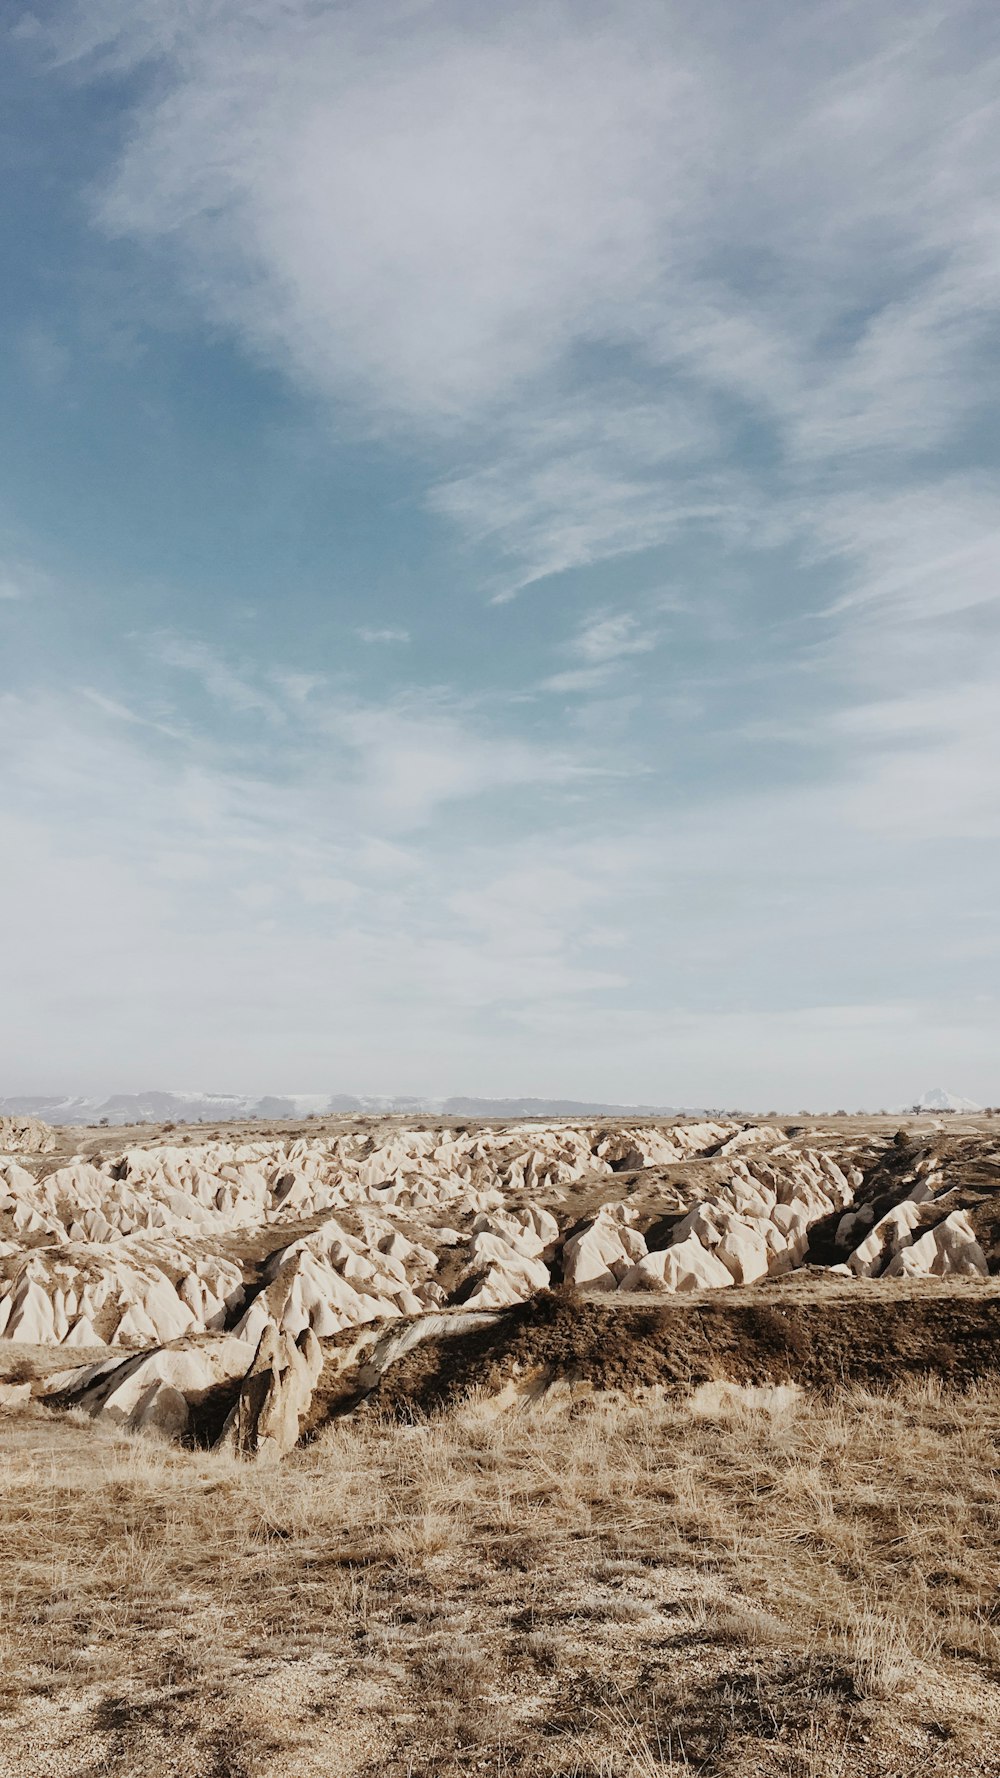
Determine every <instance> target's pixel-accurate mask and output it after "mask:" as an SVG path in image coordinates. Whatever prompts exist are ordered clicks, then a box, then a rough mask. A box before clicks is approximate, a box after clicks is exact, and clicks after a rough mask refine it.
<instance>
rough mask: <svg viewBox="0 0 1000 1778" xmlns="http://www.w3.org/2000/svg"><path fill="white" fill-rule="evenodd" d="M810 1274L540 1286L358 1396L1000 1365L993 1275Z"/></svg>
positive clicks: (945, 1371) (881, 1377) (343, 1393)
mask: <svg viewBox="0 0 1000 1778" xmlns="http://www.w3.org/2000/svg"><path fill="white" fill-rule="evenodd" d="M815 1288H816V1287H815V1282H814V1285H813V1295H812V1298H811V1299H810V1298H809V1297H806V1296H805V1295H804V1294H799V1293H798V1292H792V1291H781V1290H773V1291H764V1290H761V1289H760V1288H759V1287H758V1288H757V1289H755V1290H754V1291H753V1293H752V1296H751V1293H750V1292H739V1293H737V1292H732V1293H727V1294H726V1296H725V1297H721V1296H712V1297H705V1298H700V1299H698V1300H697V1301H695V1302H689V1303H684V1302H678V1301H677V1300H676V1299H674V1300H673V1301H670V1302H666V1303H660V1302H655V1303H651V1302H649V1301H645V1302H644V1301H643V1300H642V1299H638V1298H632V1299H630V1300H629V1302H628V1304H624V1303H620V1302H619V1303H616V1304H615V1305H614V1306H611V1305H610V1304H605V1303H603V1302H596V1301H594V1300H592V1299H589V1300H588V1299H583V1298H574V1297H572V1296H571V1295H569V1294H564V1293H562V1292H552V1293H546V1294H543V1295H541V1296H538V1297H536V1298H534V1299H533V1300H532V1301H531V1302H528V1303H523V1304H518V1305H517V1306H516V1307H515V1308H513V1309H509V1310H507V1311H505V1312H504V1313H503V1314H502V1315H501V1316H500V1317H499V1318H498V1320H497V1321H496V1322H495V1323H493V1324H492V1325H488V1326H485V1327H482V1328H479V1329H476V1330H474V1331H472V1332H471V1333H465V1334H463V1335H462V1336H461V1337H459V1338H456V1339H437V1340H428V1341H426V1342H425V1343H424V1344H423V1345H420V1346H417V1347H415V1348H414V1349H413V1351H411V1352H410V1353H408V1354H407V1355H406V1356H405V1357H404V1358H402V1359H400V1360H399V1361H398V1362H397V1363H396V1364H395V1365H394V1366H393V1367H392V1368H391V1370H390V1371H389V1372H387V1374H386V1375H385V1377H384V1378H383V1379H382V1382H381V1384H380V1385H379V1387H378V1390H377V1391H376V1392H375V1394H374V1396H373V1397H372V1398H371V1399H372V1400H373V1401H375V1402H377V1405H378V1406H379V1407H380V1408H381V1409H383V1410H386V1411H389V1412H390V1413H393V1414H396V1415H399V1416H401V1417H407V1416H410V1415H412V1414H413V1412H414V1411H416V1412H418V1413H425V1412H430V1411H433V1410H435V1409H438V1408H441V1407H446V1406H449V1405H451V1404H454V1403H455V1402H457V1401H459V1400H460V1399H462V1398H463V1397H465V1396H467V1395H468V1394H469V1393H470V1392H471V1391H473V1390H483V1391H485V1392H487V1393H492V1392H493V1391H495V1390H498V1389H500V1388H501V1387H502V1386H503V1384H504V1383H505V1382H506V1381H507V1380H508V1379H509V1378H511V1377H514V1376H517V1375H519V1374H524V1373H531V1372H536V1371H538V1370H541V1369H544V1370H545V1371H546V1372H547V1373H548V1374H550V1375H551V1376H553V1377H557V1376H566V1375H570V1376H572V1377H573V1379H574V1380H577V1379H579V1380H585V1381H587V1382H590V1383H592V1384H593V1385H594V1387H595V1388H599V1389H621V1390H624V1391H626V1392H628V1391H629V1390H634V1389H636V1388H641V1387H647V1386H649V1385H652V1384H659V1385H661V1386H663V1387H665V1388H666V1389H667V1390H669V1391H674V1390H676V1391H678V1392H682V1391H687V1390H690V1389H692V1388H694V1387H697V1385H698V1384H699V1383H703V1382H707V1381H709V1380H712V1379H719V1378H724V1379H727V1380H728V1381H731V1382H735V1383H769V1382H796V1383H801V1384H803V1385H805V1386H806V1387H807V1388H810V1389H814V1390H824V1391H826V1390H832V1389H835V1388H837V1387H838V1386H840V1385H842V1384H845V1383H861V1384H867V1385H869V1386H872V1387H877V1388H886V1387H889V1386H890V1385H891V1384H893V1383H898V1382H900V1381H902V1380H904V1379H906V1378H908V1377H913V1376H921V1375H925V1374H933V1375H935V1376H937V1377H940V1378H941V1379H942V1380H947V1381H948V1382H949V1383H950V1384H952V1385H953V1386H954V1385H957V1386H958V1387H966V1386H968V1385H969V1384H971V1383H974V1382H975V1381H976V1380H977V1379H979V1378H981V1377H984V1376H988V1375H991V1374H994V1373H996V1372H998V1371H1000V1289H998V1287H997V1285H996V1284H995V1283H994V1282H993V1281H992V1280H991V1281H990V1282H988V1283H985V1282H984V1283H983V1284H980V1283H978V1282H977V1281H974V1282H970V1283H969V1284H961V1285H954V1284H952V1285H949V1286H948V1287H947V1288H943V1287H941V1286H937V1287H935V1285H934V1284H933V1283H932V1284H930V1285H929V1286H928V1285H925V1284H923V1283H921V1285H920V1286H918V1287H916V1288H914V1286H913V1285H912V1284H907V1283H902V1284H901V1285H899V1286H896V1287H894V1286H892V1285H889V1286H888V1287H887V1285H886V1284H885V1283H881V1284H880V1285H879V1287H878V1290H877V1292H876V1291H875V1290H867V1289H866V1288H865V1286H864V1285H863V1284H861V1283H860V1282H859V1283H857V1284H848V1283H845V1284H844V1286H843V1288H842V1289H839V1290H838V1289H831V1288H829V1287H827V1289H826V1290H825V1291H824V1294H823V1295H822V1296H820V1297H817V1296H816V1295H815ZM348 1383H349V1379H346V1378H345V1379H341V1387H340V1390H339V1391H336V1390H330V1393H329V1395H328V1401H329V1409H330V1412H331V1414H332V1413H335V1412H337V1411H338V1410H342V1408H343V1407H344V1406H345V1405H347V1399H348V1394H349V1391H348V1388H347V1387H346V1385H347V1384H348Z"/></svg>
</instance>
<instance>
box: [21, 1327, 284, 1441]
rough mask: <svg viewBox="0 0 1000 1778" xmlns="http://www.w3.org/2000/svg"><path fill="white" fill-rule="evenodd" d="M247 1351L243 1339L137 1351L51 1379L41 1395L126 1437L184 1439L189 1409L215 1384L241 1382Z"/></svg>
mask: <svg viewBox="0 0 1000 1778" xmlns="http://www.w3.org/2000/svg"><path fill="white" fill-rule="evenodd" d="M250 1350H251V1349H250V1348H248V1347H247V1346H246V1344H245V1343H244V1342H243V1341H242V1340H236V1339H216V1340H211V1341H206V1342H204V1343H200V1344H191V1345H180V1346H174V1347H171V1348H168V1349H164V1348H157V1349H155V1350H154V1351H152V1352H137V1353H133V1354H131V1355H130V1356H129V1357H127V1358H117V1357H116V1358H110V1359H104V1360H103V1361H102V1362H101V1363H99V1364H89V1365H83V1366H82V1367H80V1368H79V1369H78V1370H75V1371H65V1372H61V1373H59V1374H58V1375H56V1376H52V1377H50V1378H49V1379H48V1380H47V1383H46V1390H45V1393H46V1395H48V1396H55V1397H59V1398H61V1399H62V1400H64V1401H66V1402H67V1403H68V1404H69V1405H71V1406H73V1407H78V1408H81V1409H83V1411H84V1412H85V1413H88V1414H91V1415H92V1416H93V1417H94V1418H95V1419H96V1418H98V1417H100V1418H102V1419H105V1420H108V1421H110V1422H111V1423H112V1424H114V1425H117V1426H120V1427H121V1428H122V1430H123V1431H125V1432H147V1431H150V1430H155V1431H157V1432H161V1433H163V1434H165V1435H166V1436H167V1437H169V1438H183V1437H184V1436H185V1435H186V1433H187V1432H188V1430H189V1427H190V1423H191V1412H192V1407H193V1406H194V1405H195V1404H196V1403H197V1402H198V1401H199V1400H200V1399H202V1398H203V1397H204V1396H205V1395H207V1394H208V1393H209V1391H211V1390H212V1389H215V1388H217V1387H218V1386H219V1385H220V1384H222V1383H225V1382H230V1381H235V1379H237V1378H241V1377H243V1375H244V1374H245V1372H246V1369H247V1363H248V1360H249V1357H250Z"/></svg>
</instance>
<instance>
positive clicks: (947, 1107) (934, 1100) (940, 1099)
mask: <svg viewBox="0 0 1000 1778" xmlns="http://www.w3.org/2000/svg"><path fill="white" fill-rule="evenodd" d="M913 1109H914V1111H982V1109H983V1108H982V1106H981V1105H977V1104H976V1101H975V1100H974V1099H962V1098H961V1097H960V1096H959V1094H958V1093H946V1092H945V1090H944V1088H943V1087H928V1089H927V1091H926V1093H924V1094H923V1095H922V1096H921V1098H919V1099H918V1100H917V1101H916V1104H915V1105H914V1107H913Z"/></svg>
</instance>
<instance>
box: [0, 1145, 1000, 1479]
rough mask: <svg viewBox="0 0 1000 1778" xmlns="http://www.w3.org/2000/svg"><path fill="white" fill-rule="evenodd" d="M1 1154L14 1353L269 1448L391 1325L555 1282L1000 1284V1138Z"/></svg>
mask: <svg viewBox="0 0 1000 1778" xmlns="http://www.w3.org/2000/svg"><path fill="white" fill-rule="evenodd" d="M0 1141H2V1142H3V1144H4V1147H3V1149H2V1150H0V1342H2V1341H6V1342H17V1343H19V1345H24V1346H30V1347H38V1348H51V1347H62V1348H67V1349H69V1350H76V1351H78V1352H79V1355H80V1360H86V1362H83V1363H78V1364H77V1367H76V1368H74V1369H72V1370H66V1369H65V1368H63V1369H62V1370H60V1371H59V1372H58V1373H57V1374H56V1375H55V1376H53V1377H52V1378H51V1379H50V1381H49V1385H48V1387H49V1389H50V1390H51V1392H52V1393H53V1395H54V1398H55V1399H58V1400H62V1401H67V1402H69V1401H73V1402H75V1403H77V1404H78V1405H81V1406H84V1407H86V1408H87V1409H88V1410H89V1411H90V1412H92V1413H95V1414H96V1413H99V1414H102V1415H105V1416H108V1417H110V1418H112V1419H114V1420H116V1421H118V1422H120V1423H121V1424H123V1425H124V1426H126V1427H128V1428H130V1429H133V1430H135V1429H143V1428H146V1427H149V1426H156V1427H158V1428H159V1429H160V1430H161V1431H163V1432H167V1433H168V1434H170V1435H171V1436H174V1437H180V1438H195V1437H197V1438H200V1439H201V1440H202V1441H203V1442H212V1443H215V1442H219V1441H222V1442H223V1443H225V1444H227V1445H228V1446H229V1448H231V1449H233V1450H234V1451H238V1452H240V1453H242V1454H246V1455H274V1454H276V1453H278V1452H280V1451H281V1450H282V1449H287V1448H289V1446H290V1445H291V1444H294V1442H295V1440H296V1438H297V1437H298V1434H299V1428H300V1425H301V1423H302V1420H303V1416H305V1415H306V1414H307V1413H308V1411H309V1404H310V1400H311V1398H312V1395H313V1392H314V1390H315V1388H316V1386H317V1382H318V1379H319V1377H320V1374H321V1372H322V1371H323V1369H324V1366H326V1367H327V1368H329V1367H330V1365H331V1364H332V1365H333V1366H334V1368H337V1367H338V1366H339V1367H340V1368H341V1369H343V1368H345V1367H347V1366H348V1365H349V1363H353V1364H356V1362H357V1350H358V1347H357V1339H358V1338H361V1339H362V1343H363V1344H364V1345H365V1346H366V1347H369V1348H371V1347H373V1342H374V1346H375V1347H376V1348H377V1347H378V1344H379V1341H382V1330H383V1329H385V1331H386V1332H387V1333H388V1332H390V1331H391V1328H392V1325H393V1324H396V1325H398V1327H399V1334H400V1339H394V1340H392V1341H390V1342H389V1344H390V1346H392V1347H394V1348H396V1349H397V1351H398V1350H400V1349H401V1348H402V1346H406V1347H412V1345H413V1344H414V1343H415V1342H418V1341H419V1340H420V1339H421V1338H425V1337H428V1336H429V1335H430V1333H431V1331H432V1329H436V1330H437V1331H438V1332H440V1328H441V1324H442V1322H447V1323H449V1324H450V1325H452V1326H457V1324H458V1322H459V1320H460V1318H462V1317H468V1316H474V1317H476V1316H478V1317H483V1316H484V1315H486V1316H489V1317H492V1316H494V1315H495V1314H497V1313H499V1312H503V1311H507V1310H509V1309H511V1308H512V1307H513V1306H514V1305H517V1304H522V1303H525V1302H528V1301H530V1300H531V1299H533V1298H535V1297H538V1296H539V1295H540V1294H541V1293H544V1292H546V1291H548V1290H550V1289H551V1288H553V1287H559V1288H562V1289H564V1290H566V1289H569V1290H571V1291H575V1292H581V1293H583V1294H584V1295H585V1296H599V1297H600V1298H601V1299H606V1300H607V1301H608V1302H609V1303H610V1302H626V1301H629V1300H632V1299H634V1297H635V1296H636V1294H637V1293H641V1294H642V1295H644V1296H647V1297H649V1296H653V1297H673V1296H678V1295H679V1296H681V1297H688V1296H692V1295H699V1294H700V1293H702V1292H714V1291H719V1290H725V1289H729V1288H733V1287H737V1288H743V1287H747V1286H754V1285H758V1284H767V1283H768V1282H769V1281H771V1280H778V1279H782V1278H787V1277H789V1276H790V1275H791V1274H794V1273H796V1272H798V1271H799V1270H800V1269H801V1268H802V1267H804V1266H808V1265H815V1266H819V1267H823V1268H824V1270H825V1271H826V1273H827V1274H828V1275H829V1277H830V1278H831V1279H840V1280H850V1279H852V1278H858V1279H861V1278H866V1279H872V1278H887V1279H921V1278H973V1279H975V1278H985V1277H987V1276H988V1275H989V1274H990V1272H991V1271H997V1270H1000V1239H998V1231H997V1227H996V1226H995V1222H994V1205H995V1203H996V1201H997V1200H996V1193H997V1187H998V1184H1000V1145H998V1143H997V1141H995V1140H994V1139H993V1138H992V1133H991V1131H990V1130H989V1129H988V1127H987V1126H986V1125H985V1123H984V1124H983V1126H982V1128H980V1129H978V1130H976V1131H973V1132H965V1131H963V1132H958V1131H956V1132H954V1133H953V1132H951V1131H949V1132H947V1133H943V1132H942V1131H940V1130H935V1129H933V1128H932V1129H931V1130H929V1131H927V1132H924V1133H923V1134H919V1133H918V1134H914V1135H913V1136H912V1137H907V1136H906V1135H905V1133H903V1134H901V1135H900V1136H898V1137H895V1138H894V1137H893V1135H892V1133H891V1132H887V1131H882V1132H873V1131H872V1130H871V1129H870V1128H869V1129H865V1128H858V1129H854V1128H851V1127H844V1126H836V1127H835V1126H832V1125H831V1126H828V1127H822V1126H820V1127H812V1126H810V1127H807V1128H796V1127H795V1126H789V1125H784V1124H780V1123H777V1122H771V1121H762V1122H759V1123H752V1124H747V1125H744V1124H741V1123H737V1122H735V1121H733V1120H727V1121H709V1120H697V1121H687V1122H685V1121H672V1122H669V1123H665V1122H657V1123H652V1122H649V1123H634V1124H630V1123H621V1122H617V1121H611V1122H609V1121H606V1120H605V1121H597V1122H593V1123H586V1124H581V1123H564V1122H558V1123H554V1122H553V1123H535V1122H527V1123H503V1124H490V1125H483V1126H478V1125H468V1126H461V1125H460V1126H453V1127H450V1128H449V1127H445V1128H441V1127H434V1126H426V1127H425V1126H421V1125H419V1124H413V1125H400V1124H397V1123H389V1124H387V1123H386V1122H385V1121H384V1120H382V1121H380V1120H355V1121H354V1122H353V1123H352V1124H351V1125H350V1126H349V1127H346V1128H344V1127H339V1128H337V1129H335V1130H333V1131H329V1132H318V1133H313V1132H309V1133H304V1132H299V1133H286V1134H278V1133H274V1134H271V1135H264V1134H261V1135H259V1136H258V1135H257V1134H256V1133H253V1134H252V1135H250V1136H248V1137H246V1138H245V1137H244V1135H243V1133H242V1132H239V1131H236V1132H233V1133H232V1135H226V1136H222V1135H221V1134H220V1135H219V1136H213V1137H211V1138H209V1139H208V1140H200V1139H198V1137H197V1136H196V1135H195V1134H194V1133H193V1132H190V1131H189V1132H187V1133H185V1135H183V1136H181V1137H180V1139H178V1138H177V1136H176V1134H172V1133H165V1134H162V1135H161V1136H160V1137H159V1139H153V1140H150V1141H148V1142H146V1143H144V1144H142V1145H132V1146H128V1147H125V1148H123V1149H121V1150H120V1151H117V1152H112V1153H102V1152H100V1151H97V1152H94V1151H93V1145H92V1144H91V1152H84V1151H83V1149H82V1148H81V1150H80V1151H79V1152H75V1153H69V1154H65V1155H57V1154H55V1153H54V1150H55V1147H56V1143H55V1139H54V1137H53V1136H52V1133H51V1132H46V1131H45V1129H44V1126H39V1125H37V1123H32V1122H31V1121H30V1120H28V1121H25V1120H20V1122H17V1121H16V1120H5V1122H4V1123H3V1124H0ZM465 1324H466V1325H469V1323H468V1322H466V1323H465ZM355 1330H357V1337H355ZM352 1342H353V1344H352ZM382 1346H383V1347H385V1341H382ZM69 1350H67V1357H68V1356H69ZM369 1369H371V1363H370V1361H369ZM223 1409H224V1410H225V1411H224V1412H223Z"/></svg>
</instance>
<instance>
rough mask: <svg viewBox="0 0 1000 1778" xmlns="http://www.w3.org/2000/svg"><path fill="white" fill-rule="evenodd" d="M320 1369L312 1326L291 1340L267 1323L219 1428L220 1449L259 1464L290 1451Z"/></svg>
mask: <svg viewBox="0 0 1000 1778" xmlns="http://www.w3.org/2000/svg"><path fill="white" fill-rule="evenodd" d="M322 1368H323V1352H322V1348H321V1346H320V1344H319V1341H318V1340H317V1338H316V1336H315V1334H314V1333H313V1332H312V1330H311V1329H310V1328H306V1329H305V1331H304V1332H303V1333H301V1334H300V1335H299V1337H298V1338H297V1339H294V1338H293V1337H292V1336H291V1335H290V1334H282V1333H279V1332H278V1331H277V1329H276V1328H274V1327H272V1326H270V1325H269V1326H267V1327H265V1329H264V1332H263V1333H262V1334H261V1337H260V1342H259V1344H258V1346H257V1350H256V1352H255V1354H254V1357H253V1362H252V1363H251V1365H250V1368H249V1369H248V1371H247V1372H246V1375H245V1376H244V1378H243V1381H242V1383H241V1384H240V1390H239V1394H238V1396H237V1398H236V1401H235V1403H234V1405H233V1408H232V1410H231V1412H230V1414H229V1416H228V1418H227V1420H226V1422H225V1425H224V1426H223V1429H222V1434H221V1436H220V1438H219V1448H220V1450H223V1451H230V1452H232V1454H233V1455H234V1456H237V1457H255V1458H257V1460H258V1461H261V1462H274V1461H276V1460H277V1459H278V1458H279V1457H283V1456H284V1455H285V1453H286V1452H287V1451H290V1450H292V1449H293V1448H294V1446H295V1444H296V1443H297V1442H298V1436H299V1425H300V1422H301V1419H302V1416H303V1414H304V1413H305V1412H306V1409H307V1408H308V1406H309V1403H310V1401H311V1400H312V1393H313V1390H314V1388H315V1386H316V1383H317V1380H318V1378H319V1375H320V1372H321V1370H322Z"/></svg>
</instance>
